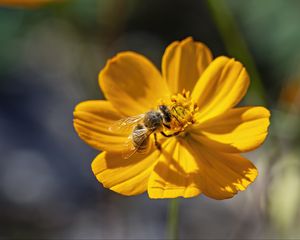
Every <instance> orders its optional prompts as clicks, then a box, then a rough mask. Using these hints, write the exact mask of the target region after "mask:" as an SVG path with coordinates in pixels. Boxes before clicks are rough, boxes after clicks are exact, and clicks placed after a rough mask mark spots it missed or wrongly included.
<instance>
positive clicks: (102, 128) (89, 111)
mask: <svg viewBox="0 0 300 240" xmlns="http://www.w3.org/2000/svg"><path fill="white" fill-rule="evenodd" d="M122 117H123V116H122V115H121V114H120V113H119V112H118V111H116V110H115V108H114V107H113V106H112V104H111V103H109V102H108V101H101V100H95V101H86V102H82V103H80V104H78V105H77V106H76V108H75V111H74V127H75V130H76V132H77V133H78V135H79V136H80V138H81V139H82V140H84V141H85V142H86V143H87V144H89V145H90V146H92V147H94V148H96V149H98V150H105V151H123V150H124V147H126V146H125V143H126V141H127V137H128V134H129V133H125V132H117V131H115V132H113V131H110V130H109V127H110V126H112V125H113V124H115V122H116V121H117V120H119V119H121V118H122Z"/></svg>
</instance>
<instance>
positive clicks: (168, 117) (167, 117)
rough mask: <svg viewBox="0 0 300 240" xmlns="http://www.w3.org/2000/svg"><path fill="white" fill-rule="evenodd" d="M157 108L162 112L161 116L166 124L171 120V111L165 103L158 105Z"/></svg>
mask: <svg viewBox="0 0 300 240" xmlns="http://www.w3.org/2000/svg"><path fill="white" fill-rule="evenodd" d="M159 110H160V111H161V113H162V117H163V120H164V123H166V124H168V123H170V122H171V112H170V110H169V108H168V107H167V106H166V105H160V106H159Z"/></svg>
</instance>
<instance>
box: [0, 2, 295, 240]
mask: <svg viewBox="0 0 300 240" xmlns="http://www.w3.org/2000/svg"><path fill="white" fill-rule="evenodd" d="M6 2H10V1H6ZM19 2H22V1H19ZM25 2H26V0H23V5H26V4H25ZM0 3H1V1H0ZM299 23H300V1H298V0H263V1H261V0H250V1H237V0H208V1H202V0H186V1H181V0H164V1H161V0H145V1H140V0H65V1H61V2H59V1H58V2H56V3H49V4H42V5H41V6H34V7H28V6H13V7H12V6H7V5H6V6H4V5H2V6H1V7H0V153H1V160H0V238H4V239H7V238H9V239H22V238H26V239H28V238H29V239H31V238H35V239H40V238H43V239H45V238H47V239H49V238H51V239H53V238H55V239H107V238H115V239H116V238H128V239H149V238H151V239H162V238H165V237H166V229H167V209H168V203H169V201H168V200H150V199H148V197H147V194H144V195H140V196H135V197H124V196H121V195H118V194H116V193H113V192H111V191H109V190H107V189H104V188H103V187H102V186H101V185H100V184H99V183H98V182H97V181H96V179H95V177H94V176H93V174H92V172H91V169H90V164H91V161H92V159H93V158H94V157H95V156H96V155H97V153H98V152H97V151H96V150H94V149H92V148H90V147H89V146H87V145H86V144H85V143H83V142H82V141H81V140H80V139H79V138H78V136H77V134H76V132H75V131H74V129H73V126H72V112H73V109H74V107H75V105H76V104H77V103H79V102H80V101H84V100H88V99H102V98H103V95H102V93H101V92H100V90H99V87H98V83H97V79H98V73H99V71H100V70H101V68H102V67H103V66H104V64H105V62H106V60H107V59H108V58H110V57H112V56H113V55H115V54H116V53H118V52H120V51H123V50H133V51H137V52H139V53H142V54H144V55H146V56H147V57H148V58H150V59H151V60H152V61H153V62H154V63H155V64H156V65H157V66H158V67H159V66H160V61H161V56H162V54H163V52H164V49H165V47H166V46H167V45H168V44H169V43H171V42H172V41H174V40H181V39H183V38H185V37H187V36H193V37H194V39H196V40H198V41H202V42H204V43H206V44H207V45H208V46H209V47H210V48H211V50H212V52H213V53H214V56H218V55H228V56H231V57H235V58H236V59H238V60H240V61H242V62H243V63H244V64H245V65H246V67H247V69H248V70H249V73H250V76H251V79H252V84H251V89H250V91H249V94H248V97H247V98H246V99H245V100H244V102H243V103H242V104H248V105H254V104H260V105H264V106H267V107H268V108H270V109H271V111H272V119H271V127H270V135H269V137H268V139H267V141H266V143H265V144H264V145H263V146H262V147H261V148H260V149H259V150H256V151H254V152H251V153H248V154H247V157H248V158H250V159H251V160H252V161H253V162H254V163H255V164H256V166H257V167H258V169H259V172H260V174H259V177H258V179H257V180H256V181H255V182H254V183H253V184H252V185H251V186H250V187H249V188H248V190H247V191H245V192H242V193H239V194H238V195H237V196H235V197H234V198H233V199H229V200H225V201H216V200H211V199H208V198H206V197H205V196H200V197H197V198H193V199H181V200H180V213H179V214H180V222H179V237H180V238H182V239H199V238H212V239H216V238H220V239H224V238H226V239H237V238H247V239H248V238H253V239H257V238H260V239H262V238H268V239H271V238H277V239H288V238H293V239H299V238H300V209H299V206H300V156H299V152H300V148H299V142H300V141H299V140H300V70H299V69H300V45H299V43H300V29H299Z"/></svg>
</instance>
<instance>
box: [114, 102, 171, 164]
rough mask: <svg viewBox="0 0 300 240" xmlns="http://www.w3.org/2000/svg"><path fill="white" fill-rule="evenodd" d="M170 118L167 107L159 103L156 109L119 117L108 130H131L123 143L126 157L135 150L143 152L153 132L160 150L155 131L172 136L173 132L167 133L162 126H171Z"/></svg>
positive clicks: (147, 146)
mask: <svg viewBox="0 0 300 240" xmlns="http://www.w3.org/2000/svg"><path fill="white" fill-rule="evenodd" d="M171 120H172V114H171V111H170V110H169V108H168V107H167V106H166V105H159V106H158V109H157V110H151V111H149V112H146V113H144V114H140V115H137V116H133V117H128V118H124V119H121V120H119V121H117V122H116V123H115V124H114V125H113V126H110V128H109V130H110V131H115V130H117V131H120V130H127V132H129V131H131V132H130V134H129V136H128V141H127V142H126V143H125V145H126V147H127V150H126V152H125V153H124V155H123V157H124V158H125V159H128V158H130V157H131V156H132V155H133V154H135V153H136V152H138V153H142V154H143V153H146V152H147V151H148V150H149V147H150V144H149V137H150V135H151V134H154V143H155V146H156V148H157V149H159V150H160V149H161V146H160V144H159V143H158V141H157V133H161V134H162V135H163V136H165V137H170V136H174V134H172V135H167V134H165V133H164V131H163V129H164V127H165V128H167V129H170V128H171ZM128 129H129V130H128ZM175 134H176V133H175Z"/></svg>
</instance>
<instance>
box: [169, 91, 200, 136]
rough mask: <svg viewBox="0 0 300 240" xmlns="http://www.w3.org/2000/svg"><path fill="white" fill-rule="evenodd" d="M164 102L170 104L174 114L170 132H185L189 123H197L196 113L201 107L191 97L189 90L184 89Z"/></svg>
mask: <svg viewBox="0 0 300 240" xmlns="http://www.w3.org/2000/svg"><path fill="white" fill-rule="evenodd" d="M163 104H165V105H166V106H168V108H169V110H170V112H171V116H172V117H171V124H170V129H169V130H167V131H168V132H170V133H180V132H184V131H185V130H186V128H187V127H188V126H189V125H191V124H193V123H195V118H194V115H195V113H196V112H197V111H198V110H199V108H198V106H197V104H196V103H195V102H194V101H193V100H192V98H191V97H190V92H189V91H186V90H185V89H184V90H183V91H182V93H178V94H175V95H172V96H171V97H170V98H169V99H168V100H166V101H164V102H163Z"/></svg>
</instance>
